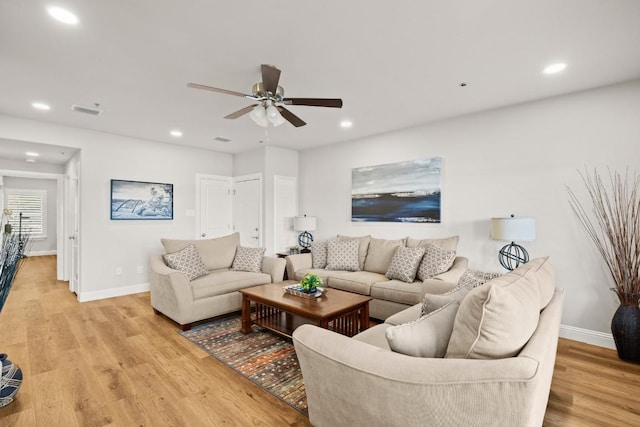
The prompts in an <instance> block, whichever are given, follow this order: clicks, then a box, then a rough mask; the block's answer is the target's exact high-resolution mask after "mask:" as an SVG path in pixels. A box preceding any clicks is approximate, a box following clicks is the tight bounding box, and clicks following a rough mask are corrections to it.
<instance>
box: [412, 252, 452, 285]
mask: <svg viewBox="0 0 640 427" xmlns="http://www.w3.org/2000/svg"><path fill="white" fill-rule="evenodd" d="M455 259H456V251H450V250H448V249H442V248H441V247H439V246H436V245H431V244H428V245H427V246H426V247H425V252H424V256H423V257H422V262H421V263H420V267H418V279H420V280H426V279H431V278H432V277H434V276H437V275H438V274H440V273H444V272H445V271H447V270H449V269H450V268H451V266H452V265H453V260H455Z"/></svg>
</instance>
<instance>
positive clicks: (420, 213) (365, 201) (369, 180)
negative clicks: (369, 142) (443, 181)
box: [351, 157, 442, 223]
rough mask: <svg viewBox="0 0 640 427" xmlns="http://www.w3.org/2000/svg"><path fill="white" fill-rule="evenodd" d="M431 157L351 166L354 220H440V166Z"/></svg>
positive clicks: (437, 221)
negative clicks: (358, 166)
mask: <svg viewBox="0 0 640 427" xmlns="http://www.w3.org/2000/svg"><path fill="white" fill-rule="evenodd" d="M441 163H442V159H441V158H440V157H432V158H429V159H423V160H411V161H407V162H400V163H389V164H384V165H376V166H367V167H361V168H354V169H352V170H351V221H352V222H409V223H439V222H440V168H441Z"/></svg>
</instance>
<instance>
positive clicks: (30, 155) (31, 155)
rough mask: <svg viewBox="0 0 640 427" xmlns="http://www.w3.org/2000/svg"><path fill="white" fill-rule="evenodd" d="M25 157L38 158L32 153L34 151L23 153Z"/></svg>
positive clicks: (36, 154)
mask: <svg viewBox="0 0 640 427" xmlns="http://www.w3.org/2000/svg"><path fill="white" fill-rule="evenodd" d="M24 154H25V156H29V157H38V156H39V155H40V154H38V153H36V152H34V151H27V152H26V153H24Z"/></svg>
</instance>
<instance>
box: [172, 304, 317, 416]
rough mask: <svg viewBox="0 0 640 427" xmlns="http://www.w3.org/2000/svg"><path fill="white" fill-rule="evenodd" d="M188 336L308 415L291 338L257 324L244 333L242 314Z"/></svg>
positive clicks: (218, 321)
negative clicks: (241, 325) (241, 329)
mask: <svg viewBox="0 0 640 427" xmlns="http://www.w3.org/2000/svg"><path fill="white" fill-rule="evenodd" d="M180 334H182V335H183V336H184V337H185V338H187V339H188V340H189V341H191V342H193V343H194V344H196V345H198V346H199V347H200V348H202V349H203V350H205V351H206V352H207V353H209V354H210V355H211V356H213V357H215V358H216V359H218V360H219V361H221V362H222V363H224V364H226V365H227V366H229V367H230V368H232V369H233V370H235V371H236V372H237V373H239V374H241V375H243V376H244V377H246V378H248V379H249V380H251V381H252V382H253V383H254V384H256V385H257V386H259V387H261V388H262V389H264V390H266V391H268V392H269V393H271V394H272V395H274V396H275V397H277V398H278V399H280V400H282V401H283V402H285V403H287V404H288V405H290V406H291V407H292V408H294V409H296V410H298V411H299V412H301V413H302V414H304V415H308V413H307V396H306V394H305V390H304V384H303V383H302V373H301V372H300V365H299V364H298V358H297V356H296V352H295V350H294V348H293V343H292V342H291V340H290V339H288V338H285V337H281V336H279V335H276V334H274V333H271V332H269V331H267V330H265V329H262V328H260V327H258V326H256V325H253V332H252V333H250V334H247V335H245V334H243V333H241V332H240V316H232V317H226V318H223V319H219V320H215V321H213V322H210V323H206V324H203V325H200V326H196V327H194V328H193V329H191V330H189V331H180Z"/></svg>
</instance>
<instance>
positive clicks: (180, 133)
mask: <svg viewBox="0 0 640 427" xmlns="http://www.w3.org/2000/svg"><path fill="white" fill-rule="evenodd" d="M169 133H170V134H171V136H175V137H176V138H180V137H181V136H182V131H179V130H178V129H174V130H172V131H171V132H169Z"/></svg>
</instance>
